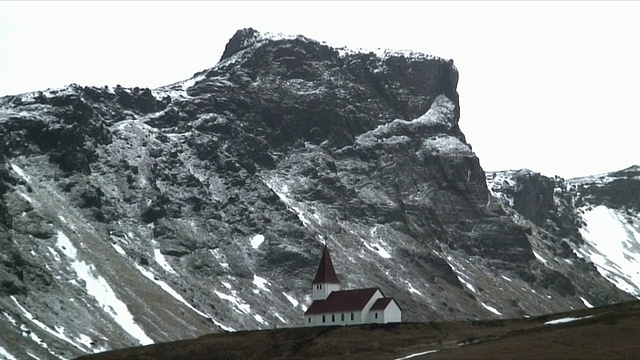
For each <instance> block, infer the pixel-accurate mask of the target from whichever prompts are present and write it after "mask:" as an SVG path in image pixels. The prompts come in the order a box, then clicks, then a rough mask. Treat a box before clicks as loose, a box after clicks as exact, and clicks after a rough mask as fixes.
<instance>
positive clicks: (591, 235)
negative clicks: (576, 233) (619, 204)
mask: <svg viewBox="0 0 640 360" xmlns="http://www.w3.org/2000/svg"><path fill="white" fill-rule="evenodd" d="M582 218H583V219H584V221H585V222H586V224H587V225H586V226H585V227H583V228H581V229H580V234H581V235H582V237H583V238H584V239H585V242H586V243H585V244H584V245H582V246H581V247H579V248H578V249H576V253H577V254H578V255H579V256H583V257H586V258H587V259H589V260H590V261H591V262H593V263H594V264H595V266H596V268H597V269H598V272H600V274H601V275H602V276H604V277H605V278H606V279H607V280H609V281H610V282H611V283H613V284H614V285H615V286H616V287H618V288H619V289H621V290H623V291H626V292H628V293H630V294H632V295H634V296H635V297H638V298H640V229H639V225H640V224H638V223H637V222H634V223H632V224H631V223H629V222H627V220H626V218H625V216H624V214H623V213H622V212H620V211H618V210H614V209H609V208H607V207H605V206H603V205H600V206H596V207H595V208H593V209H590V210H586V211H585V212H584V214H583V215H582Z"/></svg>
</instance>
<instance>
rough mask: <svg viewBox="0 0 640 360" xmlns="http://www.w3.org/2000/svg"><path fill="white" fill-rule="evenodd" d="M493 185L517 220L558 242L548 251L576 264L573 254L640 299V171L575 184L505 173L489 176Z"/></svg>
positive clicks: (636, 168)
mask: <svg viewBox="0 0 640 360" xmlns="http://www.w3.org/2000/svg"><path fill="white" fill-rule="evenodd" d="M487 185H488V187H489V189H490V190H491V191H492V193H493V194H494V195H495V196H496V198H498V199H499V200H500V201H501V203H502V204H503V206H504V207H505V208H507V209H512V210H513V212H512V214H513V215H514V217H515V218H516V219H520V221H521V222H523V223H527V222H528V223H532V224H531V226H532V227H533V229H534V230H533V231H534V232H536V231H537V232H540V233H542V234H544V235H546V236H547V237H548V240H551V241H553V242H556V244H548V245H547V247H549V248H550V249H552V251H553V252H555V253H556V254H561V255H562V257H563V258H564V259H563V260H564V261H575V260H571V259H570V258H571V254H569V253H568V251H569V250H571V252H573V253H574V255H576V256H577V257H578V259H580V260H581V261H585V262H586V263H587V264H590V265H593V266H595V268H597V270H598V272H599V273H600V274H601V275H602V276H603V277H604V278H606V279H607V280H608V281H609V282H611V283H612V284H614V285H615V286H616V287H618V288H619V289H621V290H623V291H625V292H627V293H629V294H631V295H633V296H635V297H636V298H638V297H640V206H639V205H640V166H632V167H629V168H627V169H624V170H620V171H616V172H612V173H607V174H600V175H594V176H588V177H582V178H575V179H569V180H564V179H562V178H559V177H556V178H547V177H545V176H542V175H540V174H537V173H533V172H531V171H530V170H517V171H502V172H494V173H488V174H487ZM558 240H559V241H558ZM587 303H588V301H587Z"/></svg>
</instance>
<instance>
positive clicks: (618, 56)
mask: <svg viewBox="0 0 640 360" xmlns="http://www.w3.org/2000/svg"><path fill="white" fill-rule="evenodd" d="M638 18H640V2H631V1H627V2H604V1H603V2H596V1H588V2H579V1H568V2H556V1H553V2H552V1H539V2H524V1H517V2H516V1H514V2H509V1H496V2H479V1H473V2H463V1H453V2H418V1H412V2H398V1H394V2H385V1H366V2H365V1H356V2H343V1H327V2H309V1H298V2H293V1H284V2H269V1H260V2H248V1H240V2H237V1H236V2H220V1H216V2H204V1H201V2H169V1H161V2H152V1H144V2H130V1H126V2H125V1H112V2H94V1H91V2H89V1H87V2H50V1H47V2H30V1H29V2H4V1H3V2H0V95H6V94H16V93H21V92H26V91H34V90H41V89H46V88H55V87H61V86H64V85H66V84H69V83H78V84H81V85H116V84H121V85H123V86H142V87H156V86H161V85H165V84H169V83H173V82H176V81H179V80H183V79H186V78H189V77H191V75H192V74H193V73H195V72H197V71H200V70H202V69H205V68H209V67H211V66H213V65H214V64H215V63H216V62H217V60H218V59H219V58H220V55H221V54H222V51H223V50H224V46H225V44H226V42H227V40H228V39H229V38H230V37H231V36H232V35H233V33H234V32H235V31H236V30H237V29H239V28H243V27H249V26H251V27H254V28H256V29H257V30H260V31H270V32H283V33H288V34H303V35H305V36H307V37H310V38H314V39H316V40H320V41H327V42H329V43H331V44H335V45H340V46H341V45H346V46H350V47H363V48H377V47H383V48H394V49H412V50H416V51H421V52H426V53H429V54H433V55H438V56H441V57H445V58H452V59H453V60H454V61H455V64H456V66H457V67H458V70H459V71H460V83H459V86H458V91H459V93H460V103H461V113H462V115H461V120H460V126H461V128H462V130H463V132H464V133H465V135H466V136H467V141H468V142H469V143H470V144H471V145H472V146H473V149H474V151H475V152H476V154H477V155H478V156H479V158H480V162H481V164H482V166H483V167H484V168H485V170H499V169H514V168H523V167H526V168H529V169H531V170H534V171H539V172H542V173H543V174H545V175H560V176H563V177H567V178H568V177H573V176H581V175H588V174H595V173H601V172H606V171H611V170H617V169H621V168H624V167H627V166H630V165H632V164H637V163H640V159H639V155H638V154H640V151H639V150H640V145H639V144H640V142H638V140H637V138H638V132H637V131H636V129H637V128H638V125H637V122H638V120H639V114H640V110H638V106H637V102H638V99H640V88H639V85H638V84H640V68H639V66H638V64H640V51H639V50H640V48H639V47H638V45H637V42H638V35H639V34H640V21H638V20H637V19H638Z"/></svg>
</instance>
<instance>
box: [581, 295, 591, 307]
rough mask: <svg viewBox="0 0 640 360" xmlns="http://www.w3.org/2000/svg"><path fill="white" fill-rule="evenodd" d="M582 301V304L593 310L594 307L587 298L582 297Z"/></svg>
mask: <svg viewBox="0 0 640 360" xmlns="http://www.w3.org/2000/svg"><path fill="white" fill-rule="evenodd" d="M580 300H582V303H583V304H584V306H586V307H588V308H589V309H591V308H593V305H591V303H590V302H588V301H587V300H586V299H585V298H583V297H582V296H581V297H580Z"/></svg>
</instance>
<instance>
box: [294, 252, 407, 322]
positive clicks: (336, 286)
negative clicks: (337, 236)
mask: <svg viewBox="0 0 640 360" xmlns="http://www.w3.org/2000/svg"><path fill="white" fill-rule="evenodd" d="M311 284H312V286H313V295H312V299H313V303H311V306H309V308H308V309H307V311H306V312H305V313H304V324H305V326H328V325H357V324H369V323H379V324H384V323H390V322H400V321H401V315H402V310H401V309H400V306H398V303H396V301H395V300H394V299H393V298H388V297H385V296H384V294H383V293H382V291H380V289H379V288H377V287H376V288H366V289H353V290H340V280H338V276H336V272H335V270H334V268H333V263H332V262H331V257H330V256H329V249H328V248H327V246H326V245H325V247H324V252H323V253H322V258H321V259H320V265H319V266H318V272H317V273H316V276H315V278H314V279H313V281H312V283H311Z"/></svg>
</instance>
